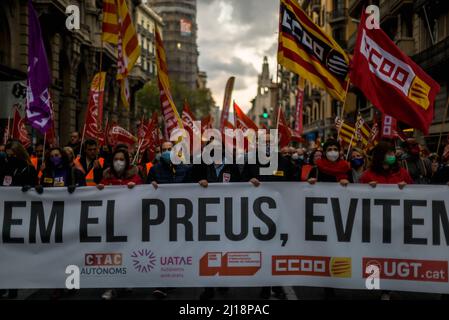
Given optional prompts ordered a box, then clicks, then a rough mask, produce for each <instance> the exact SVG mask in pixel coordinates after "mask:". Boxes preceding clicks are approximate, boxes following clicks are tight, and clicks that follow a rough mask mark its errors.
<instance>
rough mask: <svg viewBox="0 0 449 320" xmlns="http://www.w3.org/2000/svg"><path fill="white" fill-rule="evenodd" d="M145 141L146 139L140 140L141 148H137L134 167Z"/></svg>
mask: <svg viewBox="0 0 449 320" xmlns="http://www.w3.org/2000/svg"><path fill="white" fill-rule="evenodd" d="M143 140H144V139H142V140H140V143H139V146H138V147H137V151H136V155H135V156H134V160H133V165H135V164H136V160H137V157H138V156H139V153H140V148H141V147H142V144H143Z"/></svg>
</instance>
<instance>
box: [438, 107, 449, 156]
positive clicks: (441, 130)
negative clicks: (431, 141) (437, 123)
mask: <svg viewBox="0 0 449 320" xmlns="http://www.w3.org/2000/svg"><path fill="white" fill-rule="evenodd" d="M448 109H449V98H447V103H446V110H445V111H444V118H443V122H441V129H440V137H439V139H438V147H437V154H440V147H441V139H442V137H443V130H444V127H445V125H446V119H447V114H448Z"/></svg>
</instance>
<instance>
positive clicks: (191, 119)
mask: <svg viewBox="0 0 449 320" xmlns="http://www.w3.org/2000/svg"><path fill="white" fill-rule="evenodd" d="M195 121H196V119H195V116H194V115H193V113H192V111H191V110H190V107H189V104H188V103H187V101H184V109H183V110H182V125H183V126H184V129H185V130H186V131H187V132H188V133H189V135H190V150H192V152H194V153H195V152H196V151H197V150H194V144H193V141H194V139H198V141H201V128H199V127H198V126H197V124H196V123H195ZM197 148H201V144H200V145H199V146H198V147H197Z"/></svg>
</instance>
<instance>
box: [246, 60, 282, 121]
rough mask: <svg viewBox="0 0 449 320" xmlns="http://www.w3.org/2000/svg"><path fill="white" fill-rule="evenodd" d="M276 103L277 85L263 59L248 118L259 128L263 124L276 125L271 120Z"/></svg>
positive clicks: (267, 64) (266, 62)
mask: <svg viewBox="0 0 449 320" xmlns="http://www.w3.org/2000/svg"><path fill="white" fill-rule="evenodd" d="M277 103H278V85H277V83H276V82H274V81H273V78H272V77H271V76H270V66H269V63H268V58H267V57H264V60H263V64H262V73H261V74H260V75H259V77H258V82H257V95H256V97H255V98H254V99H253V101H252V107H251V109H250V111H249V113H248V116H249V117H250V118H251V119H252V120H253V121H254V122H255V123H256V124H257V125H258V126H259V127H261V125H262V124H264V125H265V126H267V127H272V126H273V125H275V124H276V122H275V121H276V120H275V119H274V118H273V115H274V114H275V109H276V105H277Z"/></svg>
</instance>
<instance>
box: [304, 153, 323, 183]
mask: <svg viewBox="0 0 449 320" xmlns="http://www.w3.org/2000/svg"><path fill="white" fill-rule="evenodd" d="M321 158H323V151H322V150H321V149H315V150H313V151H312V152H311V153H310V155H309V157H308V160H307V163H306V164H304V165H303V166H302V168H301V181H308V180H309V179H310V178H312V177H311V176H310V173H311V172H312V169H314V168H316V162H317V161H318V160H320V159H321Z"/></svg>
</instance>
